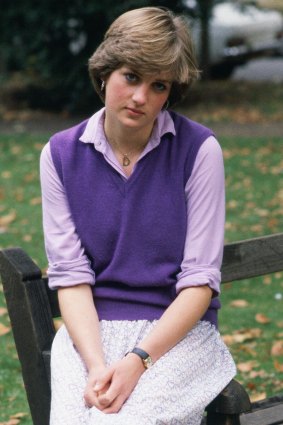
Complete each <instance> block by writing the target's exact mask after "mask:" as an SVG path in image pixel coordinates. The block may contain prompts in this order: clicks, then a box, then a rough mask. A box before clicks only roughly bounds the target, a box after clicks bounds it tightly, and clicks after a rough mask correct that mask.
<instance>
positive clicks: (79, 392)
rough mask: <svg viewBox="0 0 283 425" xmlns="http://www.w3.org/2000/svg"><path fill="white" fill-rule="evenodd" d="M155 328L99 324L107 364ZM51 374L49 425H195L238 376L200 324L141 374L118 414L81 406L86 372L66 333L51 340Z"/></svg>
mask: <svg viewBox="0 0 283 425" xmlns="http://www.w3.org/2000/svg"><path fill="white" fill-rule="evenodd" d="M121 325H122V326H121ZM153 325H154V324H153V323H150V322H146V321H137V322H115V321H114V322H106V321H103V322H101V333H102V340H103V346H104V350H105V357H106V362H107V363H111V362H113V361H115V360H117V359H119V358H121V357H122V356H124V354H125V353H126V352H127V351H129V350H130V349H131V348H133V347H134V346H135V345H136V344H138V342H139V341H140V340H141V339H142V338H143V337H144V336H145V335H146V334H147V333H148V332H149V331H150V329H151V328H152V326H153ZM122 328H123V329H122ZM121 329H122V331H121ZM113 341H114V344H113ZM51 371H52V409H51V422H50V425H173V424H174V425H175V424H176V425H177V424H178V425H197V424H200V421H201V417H202V413H203V410H204V408H205V406H206V405H207V404H209V402H210V401H211V400H213V398H214V397H215V396H216V395H217V394H218V393H219V392H220V391H221V390H222V389H223V388H224V387H225V386H226V385H227V384H228V382H229V381H230V380H231V379H232V378H233V376H234V375H235V373H236V371H235V366H234V362H233V360H232V358H231V355H230V353H229V351H228V350H227V348H226V346H225V345H224V344H223V342H222V340H221V338H220V336H219V333H218V332H217V330H216V329H215V328H214V327H213V326H211V325H210V324H209V323H208V322H199V323H198V324H197V326H196V327H195V328H194V329H193V330H192V331H191V332H190V333H189V334H188V335H187V336H186V337H185V338H184V339H183V340H182V341H181V342H180V343H179V344H177V345H176V346H175V347H174V348H173V349H172V350H170V352H169V353H167V354H166V355H164V356H163V357H162V358H161V359H159V360H158V361H157V362H156V363H155V364H154V365H153V366H152V367H151V368H150V369H148V370H147V371H145V373H144V374H143V375H142V377H141V379H140V381H139V382H138V385H137V386H136V388H135V390H134V391H133V393H132V394H131V396H130V397H129V399H128V400H127V402H126V403H125V404H124V406H123V407H122V409H121V410H120V412H119V413H118V414H104V413H102V412H100V411H99V410H97V409H96V408H95V407H93V408H91V409H89V408H87V407H86V406H85V403H84V399H83V391H84V386H85V382H86V379H87V371H86V368H85V366H84V364H83V362H82V361H81V359H80V356H79V354H78V352H77V351H76V349H75V348H74V346H73V344H72V341H71V340H70V338H69V336H68V333H67V331H66V329H65V327H62V328H61V329H60V330H59V332H58V334H57V335H56V337H55V340H54V344H53V348H52V360H51Z"/></svg>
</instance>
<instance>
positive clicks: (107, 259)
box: [50, 112, 219, 324]
mask: <svg viewBox="0 0 283 425" xmlns="http://www.w3.org/2000/svg"><path fill="white" fill-rule="evenodd" d="M171 117H172V119H173V121H174V126H175V129H176V134H175V135H173V134H168V133H166V134H164V135H163V136H162V140H161V143H159V144H158V145H157V146H156V147H155V148H154V149H152V150H151V151H149V152H148V153H147V154H146V155H144V157H143V158H142V159H141V160H140V161H139V162H138V164H137V166H136V168H135V170H134V172H133V174H132V175H131V177H130V178H129V179H128V180H125V179H123V178H121V175H120V174H119V173H117V171H116V170H115V169H114V168H113V167H111V166H110V165H109V163H107V162H106V161H105V160H104V159H103V155H102V154H101V152H99V151H97V150H96V149H94V148H93V145H90V144H84V143H80V142H79V140H80V138H81V136H82V134H83V133H84V131H85V128H86V126H87V121H85V122H83V123H81V124H79V125H78V126H75V127H73V128H72V129H69V130H66V131H64V132H61V133H59V134H57V135H55V136H54V137H53V138H51V140H50V147H51V154H52V159H53V162H54V166H55V168H56V171H57V173H58V175H59V177H60V179H61V182H62V185H63V186H64V190H65V193H66V197H67V200H68V204H69V207H70V211H71V215H72V218H73V220H74V224H75V228H76V231H77V233H78V235H79V238H80V240H81V243H82V245H83V247H84V250H85V253H86V255H87V257H88V259H89V261H90V264H91V268H92V269H93V270H94V272H95V285H94V286H93V292H94V297H95V304H96V308H97V310H98V314H99V318H100V319H108V320H138V319H148V320H153V319H158V318H159V317H160V316H161V314H162V313H163V311H164V310H165V309H166V308H167V307H168V305H169V304H170V303H171V302H172V301H173V300H174V298H175V297H176V281H177V275H178V274H179V273H180V265H181V263H182V259H183V253H184V244H185V238H186V230H187V211H186V209H187V202H186V199H185V195H184V188H185V185H186V182H187V181H188V179H189V177H190V175H191V172H192V169H193V166H194V163H195V159H196V156H197V154H198V151H199V148H200V147H201V145H202V143H203V142H204V141H205V140H206V139H207V138H208V137H209V136H211V135H212V132H211V131H210V130H209V129H207V128H205V127H203V126H201V125H200V124H197V123H195V122H193V121H190V120H188V119H186V118H184V117H182V116H180V115H178V114H175V113H173V112H172V113H171ZM218 307H219V305H218V302H217V300H216V299H214V300H213V301H212V304H211V306H210V308H209V310H208V312H207V314H206V315H205V317H204V319H206V320H210V321H211V322H212V323H214V324H215V323H216V310H217V308H218Z"/></svg>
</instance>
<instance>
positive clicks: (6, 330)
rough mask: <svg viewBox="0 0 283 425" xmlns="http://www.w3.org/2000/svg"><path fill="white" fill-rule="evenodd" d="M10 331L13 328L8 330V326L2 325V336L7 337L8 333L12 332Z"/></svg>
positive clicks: (0, 329)
mask: <svg viewBox="0 0 283 425" xmlns="http://www.w3.org/2000/svg"><path fill="white" fill-rule="evenodd" d="M10 330H11V328H8V327H7V326H5V325H3V324H2V323H0V336H3V335H6V334H7V333H9V332H10Z"/></svg>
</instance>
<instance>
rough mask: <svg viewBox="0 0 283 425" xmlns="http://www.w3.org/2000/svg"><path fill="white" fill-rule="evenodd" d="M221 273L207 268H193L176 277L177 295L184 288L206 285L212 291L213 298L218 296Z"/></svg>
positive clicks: (215, 269)
mask: <svg viewBox="0 0 283 425" xmlns="http://www.w3.org/2000/svg"><path fill="white" fill-rule="evenodd" d="M220 282H221V272H220V271H219V270H218V269H217V268H213V267H208V266H198V267H196V266H194V267H192V268H188V269H186V270H185V271H182V272H181V273H179V274H178V275H177V284H176V292H177V294H178V293H179V292H180V291H181V290H182V289H185V288H189V287H195V286H204V285H208V286H209V287H210V288H211V289H212V291H213V297H216V296H217V295H219V294H220Z"/></svg>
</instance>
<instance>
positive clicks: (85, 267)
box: [40, 108, 225, 294]
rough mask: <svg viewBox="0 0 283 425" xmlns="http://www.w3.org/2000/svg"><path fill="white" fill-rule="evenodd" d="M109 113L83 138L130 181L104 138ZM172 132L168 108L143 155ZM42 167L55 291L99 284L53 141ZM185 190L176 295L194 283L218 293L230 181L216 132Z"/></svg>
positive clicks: (97, 118)
mask: <svg viewBox="0 0 283 425" xmlns="http://www.w3.org/2000/svg"><path fill="white" fill-rule="evenodd" d="M104 114H105V109H104V108H102V109H101V110H100V111H98V112H97V113H96V114H94V115H93V116H92V117H91V118H90V120H89V121H88V124H87V126H86V129H85V131H84V133H83V135H82V136H81V138H80V141H81V143H92V144H94V147H95V149H96V150H98V151H100V152H101V153H102V154H103V155H104V158H105V160H106V161H107V162H108V163H109V164H110V165H111V166H112V167H113V168H115V170H116V171H117V172H119V173H120V174H121V175H122V176H123V178H125V179H127V176H126V175H125V173H124V171H123V168H122V167H121V166H120V164H119V162H118V161H117V159H116V157H115V155H114V153H113V151H112V149H111V146H110V144H109V143H108V141H107V139H106V137H105V133H104V128H103V124H104ZM168 132H170V133H173V134H175V128H174V123H173V120H172V118H171V116H170V114H169V113H168V112H167V111H163V112H161V113H160V114H159V115H158V118H157V120H156V123H155V126H154V129H153V132H152V135H151V137H150V139H149V142H148V144H147V145H146V147H145V149H144V151H143V152H142V154H141V156H140V158H139V159H141V158H142V157H143V156H144V155H146V153H147V152H149V151H150V150H152V149H154V148H155V147H156V146H157V145H158V144H159V143H160V139H161V137H162V135H163V134H165V133H168ZM40 169H41V188H42V206H43V228H44V237H45V249H46V254H47V257H48V262H49V267H48V276H49V285H50V287H51V288H54V289H56V288H59V287H66V286H74V285H78V284H82V283H89V284H90V285H94V284H95V273H94V271H93V270H92V269H91V267H90V262H89V260H88V258H87V256H86V255H85V253H84V249H83V247H82V245H81V242H80V239H79V237H78V235H77V233H76V229H75V226H74V222H73V220H72V216H71V213H70V210H69V206H68V202H67V199H66V196H65V192H64V187H63V185H62V183H61V180H60V178H59V177H58V175H57V172H56V170H55V167H54V164H53V161H52V157H51V152H50V145H49V143H47V144H46V145H45V147H44V149H43V151H42V154H41V159H40ZM89 184H90V185H91V182H89ZM185 194H186V199H187V214H188V221H187V222H188V228H187V234H186V242H185V248H184V256H183V261H182V264H181V272H180V273H179V274H178V276H177V287H176V288H177V293H178V292H179V291H180V290H181V289H183V288H186V287H189V286H200V285H206V284H208V285H209V286H210V287H211V288H212V289H213V291H214V294H217V293H219V292H220V279H221V274H220V267H221V262H222V254H223V243H224V222H225V181H224V166H223V156H222V151H221V148H220V146H219V144H218V142H217V140H216V139H215V138H214V137H213V136H210V137H208V138H207V139H206V141H205V142H204V143H203V144H202V146H201V148H200V150H199V152H198V155H197V158H196V161H195V164H194V168H193V172H192V174H191V176H190V178H189V179H188V181H187V183H186V186H185Z"/></svg>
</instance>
